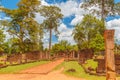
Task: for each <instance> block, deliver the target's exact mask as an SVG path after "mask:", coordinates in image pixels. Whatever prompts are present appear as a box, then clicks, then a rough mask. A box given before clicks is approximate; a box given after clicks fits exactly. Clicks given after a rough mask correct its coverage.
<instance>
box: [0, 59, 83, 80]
mask: <svg viewBox="0 0 120 80" xmlns="http://www.w3.org/2000/svg"><path fill="white" fill-rule="evenodd" d="M63 61H64V59H60V60H57V61H53V62H50V63H48V64H44V65H40V66H37V67H33V68H30V69H27V70H24V71H21V72H20V73H22V74H0V80H85V79H80V78H74V77H69V76H65V75H64V74H62V73H61V71H62V70H63V68H62V69H61V70H58V71H52V70H53V68H55V67H56V66H57V65H59V64H61V63H62V62H63ZM47 73H48V74H47Z"/></svg>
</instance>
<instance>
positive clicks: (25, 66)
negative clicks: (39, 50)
mask: <svg viewBox="0 0 120 80" xmlns="http://www.w3.org/2000/svg"><path fill="white" fill-rule="evenodd" d="M48 62H49V61H40V62H33V63H27V64H21V65H16V66H8V67H6V68H1V69H0V74H3V73H17V72H19V71H21V70H25V69H28V68H31V67H34V66H38V65H42V64H45V63H48Z"/></svg>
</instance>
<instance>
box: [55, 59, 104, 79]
mask: <svg viewBox="0 0 120 80" xmlns="http://www.w3.org/2000/svg"><path fill="white" fill-rule="evenodd" d="M62 67H64V71H63V73H64V74H66V75H68V76H73V77H78V78H83V79H86V80H105V77H103V76H102V77H101V76H94V75H89V74H86V73H85V72H84V70H83V68H82V67H81V66H80V65H79V64H78V62H77V61H69V62H63V63H62V64H61V65H59V66H57V67H56V68H55V69H54V70H57V69H60V68H62ZM69 69H75V70H76V72H68V71H67V70H69Z"/></svg>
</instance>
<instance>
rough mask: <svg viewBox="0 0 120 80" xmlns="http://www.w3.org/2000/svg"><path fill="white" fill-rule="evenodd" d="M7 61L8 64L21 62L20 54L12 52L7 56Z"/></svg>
mask: <svg viewBox="0 0 120 80" xmlns="http://www.w3.org/2000/svg"><path fill="white" fill-rule="evenodd" d="M7 61H8V62H10V64H13V63H21V61H22V54H12V55H9V56H7Z"/></svg>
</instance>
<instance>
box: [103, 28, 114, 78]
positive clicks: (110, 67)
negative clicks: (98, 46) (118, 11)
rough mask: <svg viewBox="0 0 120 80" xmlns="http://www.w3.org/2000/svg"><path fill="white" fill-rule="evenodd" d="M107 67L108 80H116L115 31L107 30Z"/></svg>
mask: <svg viewBox="0 0 120 80" xmlns="http://www.w3.org/2000/svg"><path fill="white" fill-rule="evenodd" d="M104 39H105V51H106V52H105V53H106V54H105V64H106V65H105V66H106V80H116V72H115V59H114V30H105V32H104Z"/></svg>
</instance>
